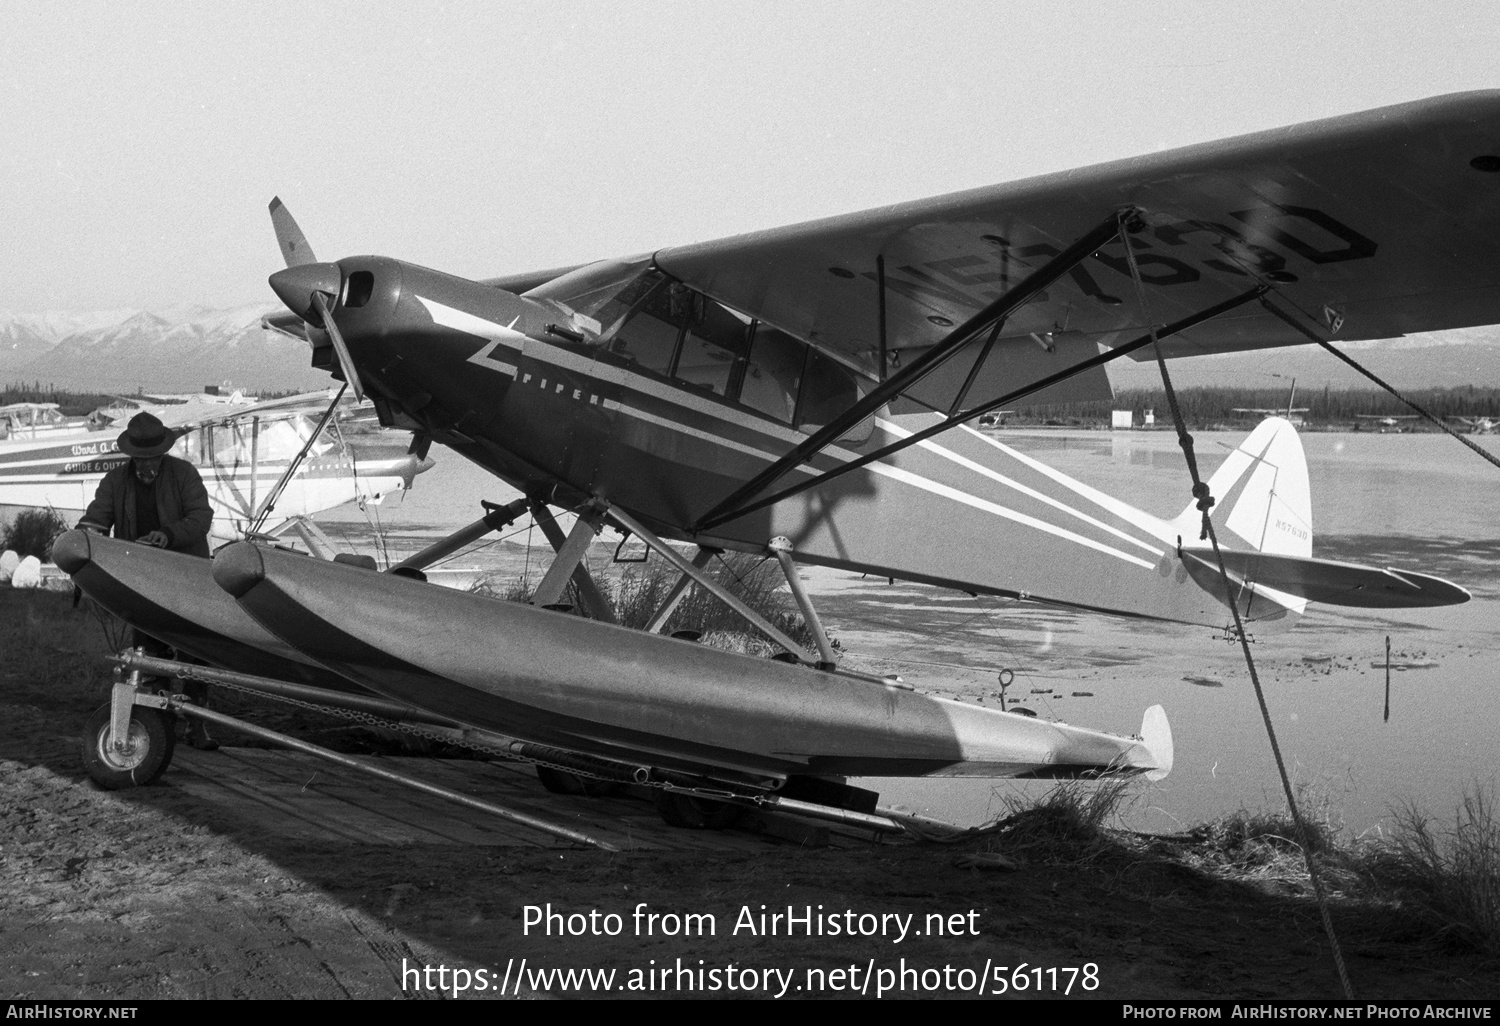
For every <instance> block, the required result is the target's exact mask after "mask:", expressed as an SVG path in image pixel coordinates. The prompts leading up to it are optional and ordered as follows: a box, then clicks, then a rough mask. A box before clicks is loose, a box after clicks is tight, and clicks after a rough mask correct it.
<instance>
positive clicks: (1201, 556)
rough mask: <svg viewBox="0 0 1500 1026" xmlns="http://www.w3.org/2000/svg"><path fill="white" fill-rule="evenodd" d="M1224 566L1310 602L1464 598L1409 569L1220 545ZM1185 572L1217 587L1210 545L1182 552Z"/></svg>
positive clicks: (1395, 605)
mask: <svg viewBox="0 0 1500 1026" xmlns="http://www.w3.org/2000/svg"><path fill="white" fill-rule="evenodd" d="M1220 551H1221V552H1222V553H1223V556H1224V567H1225V569H1226V570H1228V571H1229V576H1230V578H1231V579H1233V580H1234V582H1235V583H1236V584H1239V585H1249V586H1257V587H1262V588H1271V589H1274V590H1275V591H1279V592H1284V593H1286V594H1288V595H1295V596H1297V597H1299V598H1304V599H1307V600H1309V601H1311V602H1325V603H1327V604H1329V605H1334V606H1357V607H1359V608H1363V609H1412V608H1416V607H1419V606H1456V605H1458V604H1460V603H1462V602H1467V601H1469V598H1470V595H1469V593H1468V592H1467V591H1465V590H1464V589H1463V588H1460V587H1459V586H1458V585H1456V584H1453V583H1451V582H1449V581H1445V580H1443V579H1442V578H1441V577H1431V576H1429V575H1427V574H1418V573H1413V572H1411V571H1409V570H1390V569H1386V570H1381V569H1379V568H1377V567H1372V566H1360V565H1358V564H1357V563H1338V562H1335V561H1333V560H1331V559H1313V558H1312V557H1309V556H1287V555H1278V554H1274V553H1269V552H1238V551H1235V550H1233V549H1221V550H1220ZM1182 561H1183V563H1184V564H1185V565H1186V566H1187V569H1188V572H1189V573H1190V574H1192V575H1193V578H1194V579H1195V580H1197V581H1198V583H1199V584H1200V585H1202V586H1203V587H1205V588H1213V587H1215V586H1217V584H1218V579H1219V566H1218V564H1217V563H1216V562H1215V561H1214V554H1213V551H1212V550H1211V549H1198V550H1186V549H1185V550H1183V551H1182Z"/></svg>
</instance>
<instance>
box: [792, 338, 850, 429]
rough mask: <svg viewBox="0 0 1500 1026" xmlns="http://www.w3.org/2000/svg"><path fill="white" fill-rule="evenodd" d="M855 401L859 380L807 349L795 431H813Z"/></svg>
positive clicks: (816, 352) (847, 370)
mask: <svg viewBox="0 0 1500 1026" xmlns="http://www.w3.org/2000/svg"><path fill="white" fill-rule="evenodd" d="M857 402H859V379H858V377H857V376H856V375H855V373H854V372H853V371H851V370H850V369H849V368H848V367H845V366H844V365H843V364H841V363H839V362H838V361H836V360H831V359H829V358H828V357H826V356H824V355H823V354H822V353H820V352H818V351H817V350H816V349H809V350H808V352H807V369H806V371H805V372H804V373H803V376H802V391H801V393H800V398H799V401H798V404H797V428H798V430H801V431H816V430H817V429H818V428H820V427H823V426H824V425H825V424H828V423H829V422H831V421H832V420H833V419H834V418H835V417H837V416H838V415H839V414H841V413H843V412H844V411H845V410H847V409H848V408H849V407H851V406H853V405H854V404H855V403H857Z"/></svg>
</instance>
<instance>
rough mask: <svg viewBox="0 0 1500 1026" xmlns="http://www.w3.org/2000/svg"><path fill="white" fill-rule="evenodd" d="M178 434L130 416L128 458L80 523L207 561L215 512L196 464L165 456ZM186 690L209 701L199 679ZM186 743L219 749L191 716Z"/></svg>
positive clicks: (125, 438) (140, 640)
mask: <svg viewBox="0 0 1500 1026" xmlns="http://www.w3.org/2000/svg"><path fill="white" fill-rule="evenodd" d="M178 437H180V436H179V433H177V432H174V431H171V430H170V429H168V428H167V427H166V425H164V424H163V423H162V422H161V421H160V420H158V419H157V418H156V417H154V416H152V415H151V414H149V413H145V412H141V413H137V414H136V415H135V416H134V417H132V418H130V424H129V425H128V426H127V427H126V428H125V430H124V431H123V432H121V434H120V437H119V440H118V442H117V445H118V447H119V450H120V451H121V452H123V453H125V454H126V455H127V456H129V457H130V462H129V463H122V464H121V465H120V466H118V467H115V468H114V469H113V470H111V471H109V472H108V473H107V474H105V475H104V480H102V481H100V482H99V489H98V491H96V492H95V493H94V501H93V502H91V503H90V504H89V508H88V509H87V510H85V511H84V514H83V519H81V520H80V521H79V522H78V526H79V527H81V528H84V529H86V530H90V531H98V532H100V533H108V532H109V531H110V529H111V528H113V529H114V535H115V537H116V538H124V539H125V540H127V541H133V542H139V543H141V544H143V545H151V546H154V547H156V548H160V549H171V550H173V551H174V552H185V553H188V554H189V555H193V556H202V557H204V558H205V559H206V558H207V557H208V529H209V527H210V526H211V525H212V524H213V519H214V511H213V507H212V506H210V505H209V503H208V490H207V489H205V488H204V487H203V478H202V477H200V476H199V475H198V468H197V467H195V466H193V465H192V464H191V463H189V462H188V461H187V460H182V459H178V458H177V457H176V456H169V455H167V450H168V449H170V448H172V445H173V443H175V442H176V441H177V439H178ZM135 644H136V645H138V646H140V647H141V648H143V649H144V650H145V651H146V654H147V655H153V656H158V657H162V658H168V659H170V658H172V656H173V655H174V653H173V651H172V649H171V647H170V646H168V645H166V644H164V643H162V642H160V641H158V640H156V639H155V638H152V637H150V636H148V635H145V634H142V633H141V632H140V631H136V632H135ZM182 690H183V694H185V695H186V696H187V697H188V698H189V699H190V700H192V701H193V702H195V703H197V704H199V705H207V704H208V685H206V684H204V683H202V682H201V681H194V680H184V681H183V682H182ZM187 741H188V744H190V745H192V746H193V747H194V748H201V749H204V750H206V751H212V750H213V749H215V748H217V747H219V745H218V742H216V741H214V740H213V738H211V737H209V736H208V730H207V728H206V727H205V726H204V725H203V721H202V720H200V719H197V718H196V717H193V718H190V719H189V722H188V731H187Z"/></svg>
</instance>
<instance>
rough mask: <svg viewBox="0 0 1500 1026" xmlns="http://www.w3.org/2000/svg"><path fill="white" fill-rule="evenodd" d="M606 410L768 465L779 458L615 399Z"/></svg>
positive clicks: (805, 470) (608, 401)
mask: <svg viewBox="0 0 1500 1026" xmlns="http://www.w3.org/2000/svg"><path fill="white" fill-rule="evenodd" d="M604 408H605V409H607V410H618V411H620V412H621V413H623V414H625V415H626V416H630V417H635V418H637V419H639V420H644V421H646V422H647V423H648V424H656V425H658V426H660V427H664V428H670V429H672V430H673V431H680V432H682V433H683V434H685V435H691V436H692V437H694V438H701V439H702V440H703V441H705V442H712V443H714V444H715V445H722V446H724V447H725V448H726V449H733V450H734V451H735V452H742V453H745V454H746V455H747V456H754V457H756V458H757V459H762V460H765V461H766V462H767V463H774V462H776V460H777V459H778V458H779V457H778V456H777V455H776V454H775V453H770V452H766V451H765V450H764V449H757V448H755V447H754V446H749V445H745V444H743V443H741V442H736V441H734V440H733V439H729V438H725V437H724V436H723V435H715V434H710V433H709V432H707V431H699V430H698V429H697V428H691V427H688V426H687V425H686V424H679V423H678V422H677V421H675V420H667V419H666V418H665V417H658V416H656V415H655V414H654V413H647V412H646V411H645V410H638V409H636V408H635V407H634V406H626V405H625V404H624V403H617V402H615V401H614V400H613V399H606V400H604ZM792 472H793V473H800V474H813V473H816V471H813V470H811V469H808V468H806V467H798V468H796V469H795V470H794V471H792Z"/></svg>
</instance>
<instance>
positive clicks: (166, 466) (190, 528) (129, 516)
mask: <svg viewBox="0 0 1500 1026" xmlns="http://www.w3.org/2000/svg"><path fill="white" fill-rule="evenodd" d="M136 486H137V482H136V479H135V468H134V467H133V466H132V465H131V464H129V463H123V464H121V465H120V466H118V467H116V468H115V469H113V470H111V471H110V472H109V473H107V474H105V475H104V480H103V481H100V482H99V490H98V491H97V492H95V493H94V501H93V502H91V503H89V508H88V509H87V510H85V511H84V514H83V519H81V520H80V521H79V522H78V526H80V527H83V526H86V525H92V526H94V527H98V528H101V529H103V530H108V529H109V528H111V527H112V528H114V535H115V537H116V538H124V539H125V540H126V541H135V540H136V539H137V538H138V537H139V532H138V531H137V530H136V524H135V490H136ZM156 516H157V519H158V520H160V521H161V529H162V530H163V531H165V532H166V535H167V548H169V549H172V550H173V551H174V552H186V553H188V554H190V555H194V556H204V557H207V556H208V529H209V527H210V526H211V525H212V524H213V521H214V511H213V507H212V506H210V505H209V504H208V490H207V489H205V488H204V487H203V478H201V477H199V476H198V468H197V467H195V466H193V465H192V464H191V463H189V462H188V461H187V460H182V459H178V458H177V457H176V456H163V457H162V461H161V472H160V473H158V474H157V476H156Z"/></svg>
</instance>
